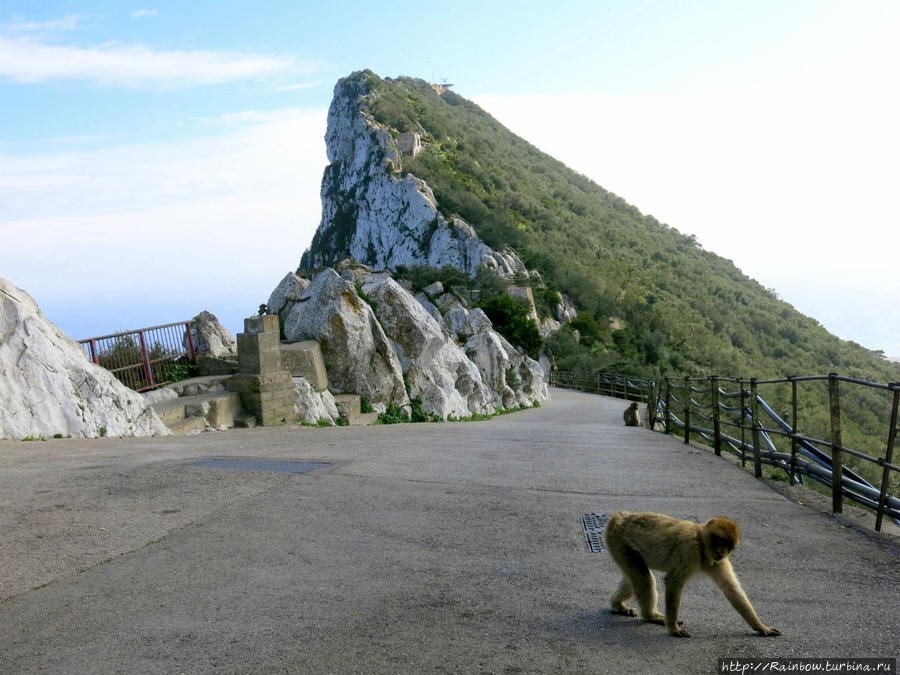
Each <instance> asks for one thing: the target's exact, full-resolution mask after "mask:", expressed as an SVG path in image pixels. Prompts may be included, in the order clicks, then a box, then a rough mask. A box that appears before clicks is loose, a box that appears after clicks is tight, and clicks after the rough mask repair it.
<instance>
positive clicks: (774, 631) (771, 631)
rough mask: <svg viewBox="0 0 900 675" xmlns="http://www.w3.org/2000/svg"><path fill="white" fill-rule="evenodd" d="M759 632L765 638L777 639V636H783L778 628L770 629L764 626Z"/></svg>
mask: <svg viewBox="0 0 900 675" xmlns="http://www.w3.org/2000/svg"><path fill="white" fill-rule="evenodd" d="M757 632H758V633H759V634H760V635H762V636H764V637H775V636H776V635H781V631H780V630H778V629H776V628H769V627H768V626H763V627H762V629H761V630H759V631H757Z"/></svg>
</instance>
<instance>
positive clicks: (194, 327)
mask: <svg viewBox="0 0 900 675" xmlns="http://www.w3.org/2000/svg"><path fill="white" fill-rule="evenodd" d="M190 326H191V340H192V341H193V343H194V351H195V352H196V353H198V354H199V353H201V352H206V353H208V354H209V355H210V356H227V355H228V354H237V340H235V339H234V335H232V333H231V331H229V330H228V329H227V328H225V327H224V326H223V325H222V324H221V323H219V320H218V319H217V318H216V316H215V314H213V313H211V312H207V311H205V310H204V311H202V312H200V313H199V314H198V315H197V316H195V317H194V318H193V319H191V322H190Z"/></svg>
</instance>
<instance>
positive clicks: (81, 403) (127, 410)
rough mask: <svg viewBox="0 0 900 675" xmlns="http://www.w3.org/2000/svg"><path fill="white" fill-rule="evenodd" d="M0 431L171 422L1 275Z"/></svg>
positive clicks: (154, 431)
mask: <svg viewBox="0 0 900 675" xmlns="http://www.w3.org/2000/svg"><path fill="white" fill-rule="evenodd" d="M0 411H2V414H0V439H12V440H17V439H23V438H29V437H31V438H40V437H44V438H49V437H52V436H56V435H61V436H71V437H74V438H97V437H101V436H162V435H166V434H169V433H170V432H169V430H168V429H167V428H166V426H165V425H164V424H163V423H162V422H161V421H160V419H159V417H158V416H157V415H156V413H155V412H153V409H152V408H150V407H148V405H147V403H146V402H145V400H144V397H143V396H141V395H140V394H138V393H137V392H134V391H132V390H131V389H128V388H127V387H126V386H125V385H123V384H122V383H121V382H119V381H118V380H117V379H116V378H115V377H113V376H112V375H111V374H110V373H109V372H108V371H107V370H105V369H104V368H101V367H100V366H98V365H95V364H94V363H92V362H91V361H90V360H89V359H88V357H87V354H86V353H85V351H84V349H83V348H82V347H81V345H79V344H78V343H77V342H75V341H74V340H72V339H71V338H69V337H68V336H66V335H65V334H64V333H63V332H62V331H61V330H59V328H57V327H56V326H54V325H53V324H52V323H51V322H50V321H49V320H48V319H47V318H46V317H44V315H43V314H42V313H41V311H40V309H39V308H38V306H37V303H36V302H35V301H34V299H33V298H32V297H31V296H30V295H28V293H26V292H25V291H23V290H21V289H19V288H17V287H16V286H14V285H13V284H12V283H10V282H9V281H6V280H5V279H0Z"/></svg>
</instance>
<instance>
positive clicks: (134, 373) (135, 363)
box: [78, 321, 197, 391]
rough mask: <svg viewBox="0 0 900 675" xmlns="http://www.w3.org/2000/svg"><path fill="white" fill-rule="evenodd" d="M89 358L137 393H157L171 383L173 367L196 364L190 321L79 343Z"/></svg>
mask: <svg viewBox="0 0 900 675" xmlns="http://www.w3.org/2000/svg"><path fill="white" fill-rule="evenodd" d="M78 342H79V343H80V344H81V345H82V346H83V347H84V349H85V351H86V352H87V355H88V357H89V358H90V359H91V361H93V362H94V363H96V364H97V365H99V366H102V367H104V368H106V369H107V370H108V371H109V372H111V373H112V374H113V375H115V376H116V378H117V379H118V380H119V381H120V382H122V383H123V384H125V385H126V386H127V387H130V388H131V389H134V390H135V391H147V390H149V389H155V388H156V387H160V386H162V385H164V384H167V383H168V382H170V381H171V380H170V379H169V378H168V374H169V373H170V372H171V365H169V364H177V363H191V364H192V363H194V362H195V361H196V356H197V355H196V350H195V349H194V339H193V336H192V335H191V324H190V321H178V322H176V323H167V324H162V325H160V326H151V327H149V328H139V329H137V330H130V331H122V332H120V333H110V334H109V335H101V336H98V337H92V338H85V339H84V340H79V341H78Z"/></svg>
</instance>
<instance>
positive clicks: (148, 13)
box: [131, 9, 159, 18]
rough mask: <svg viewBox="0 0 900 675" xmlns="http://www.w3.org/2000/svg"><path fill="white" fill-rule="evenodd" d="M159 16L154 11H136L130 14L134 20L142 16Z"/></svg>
mask: <svg viewBox="0 0 900 675" xmlns="http://www.w3.org/2000/svg"><path fill="white" fill-rule="evenodd" d="M157 14H159V12H157V11H156V10H155V9H136V10H134V11H133V12H132V13H131V16H133V17H135V18H140V17H142V16H156V15H157Z"/></svg>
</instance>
